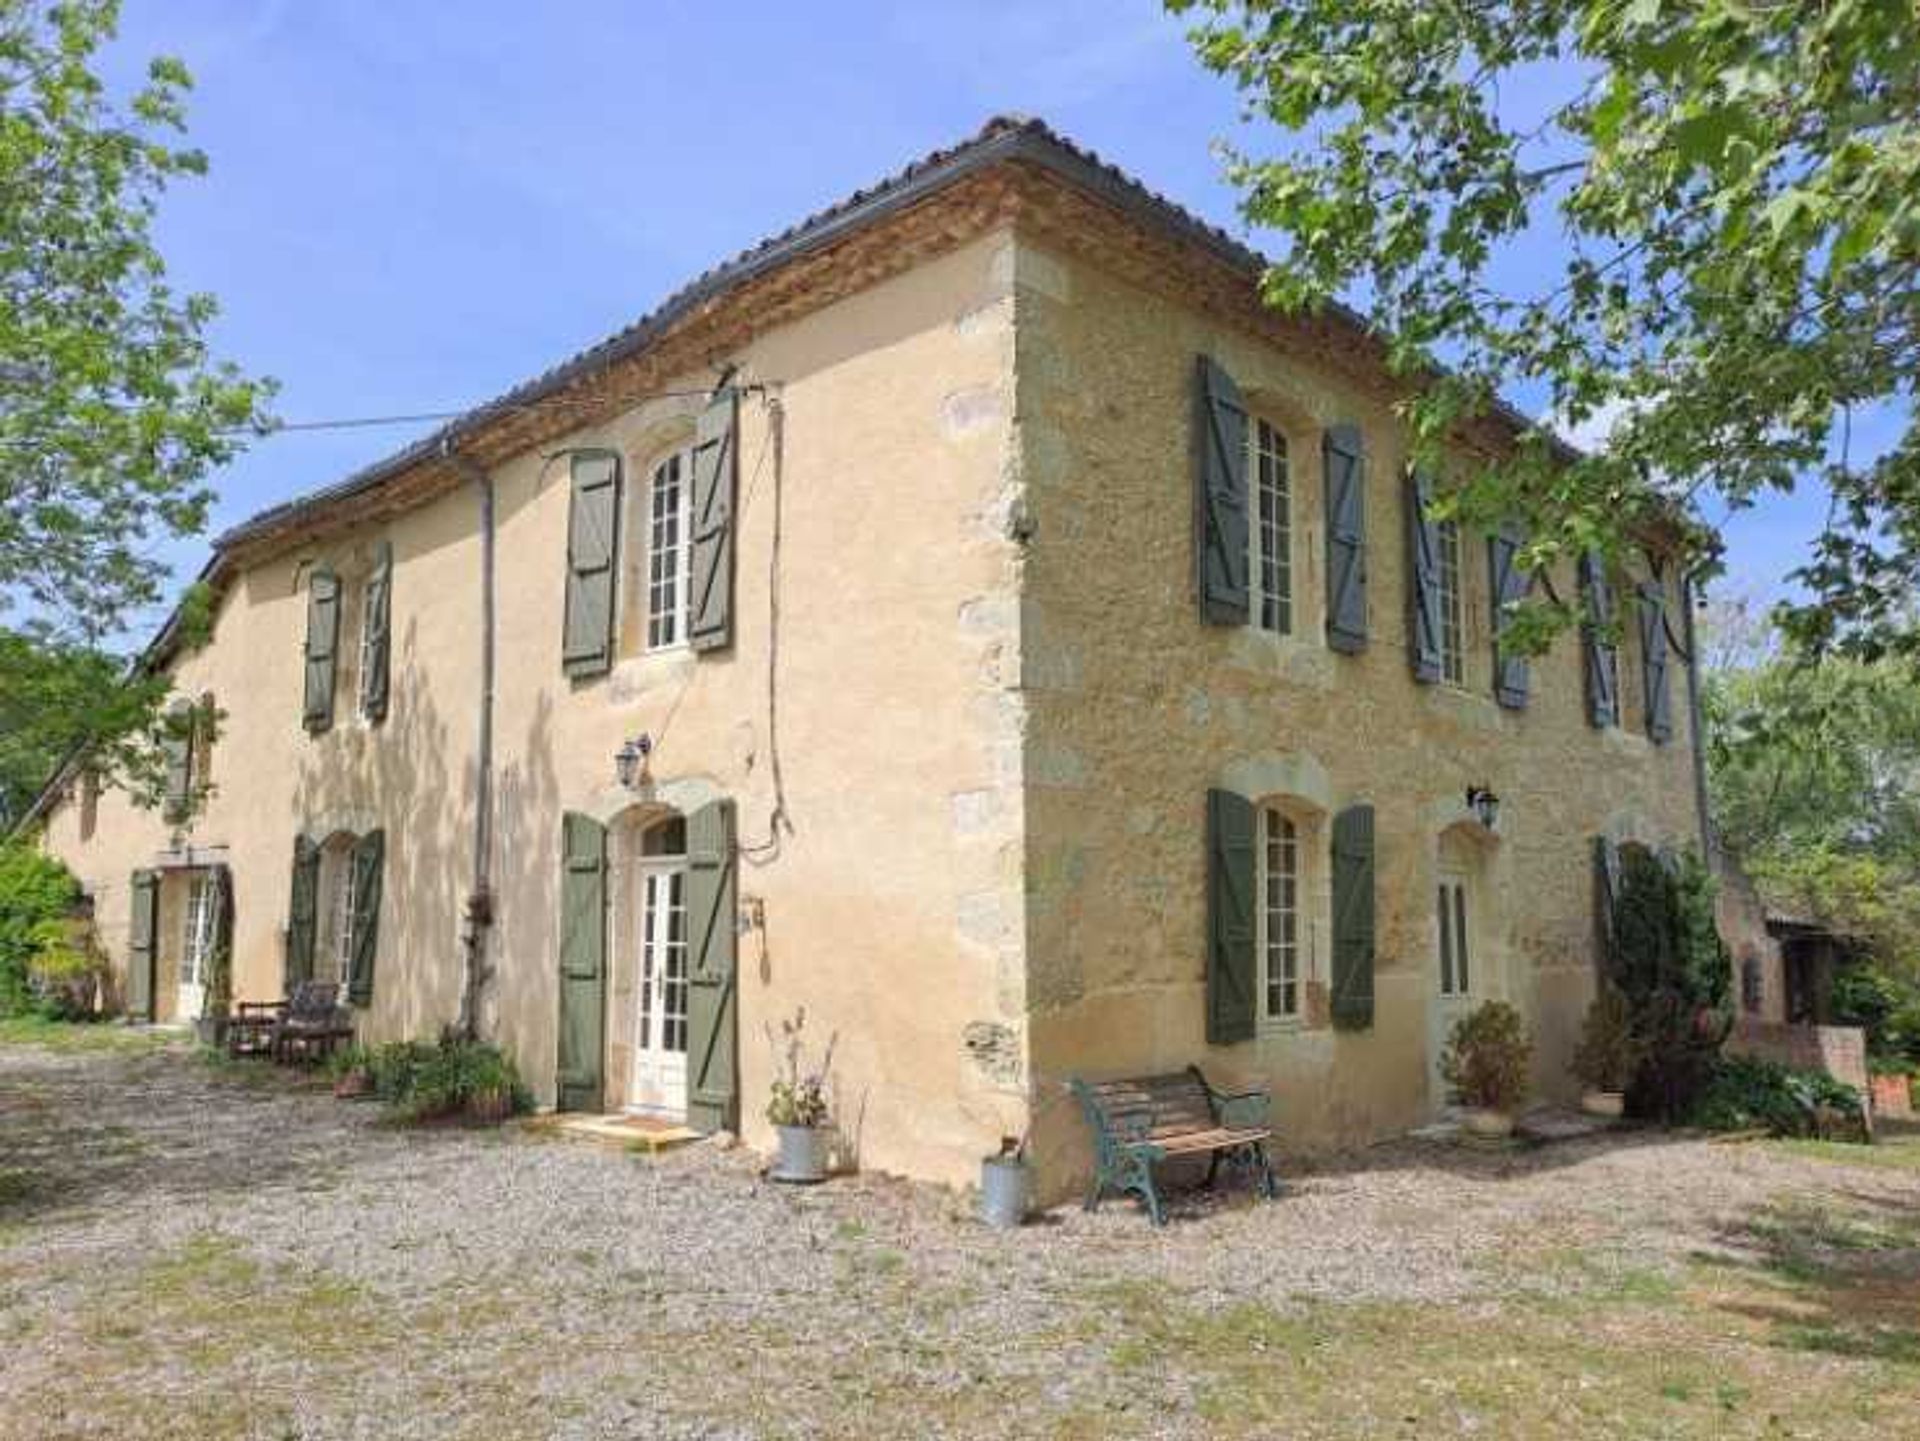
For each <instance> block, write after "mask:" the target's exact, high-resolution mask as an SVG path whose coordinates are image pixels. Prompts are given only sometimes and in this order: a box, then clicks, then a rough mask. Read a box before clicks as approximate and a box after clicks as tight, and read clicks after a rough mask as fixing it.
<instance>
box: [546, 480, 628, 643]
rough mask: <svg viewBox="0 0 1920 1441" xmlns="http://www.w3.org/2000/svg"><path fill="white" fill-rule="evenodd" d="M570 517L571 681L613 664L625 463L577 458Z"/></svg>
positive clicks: (565, 638)
mask: <svg viewBox="0 0 1920 1441" xmlns="http://www.w3.org/2000/svg"><path fill="white" fill-rule="evenodd" d="M571 466H572V473H573V498H572V502H571V508H570V509H569V511H568V514H567V602H566V618H565V631H564V634H563V636H562V638H561V650H560V663H561V667H562V669H564V670H565V671H566V673H567V674H568V675H570V676H576V677H578V676H594V675H601V674H603V673H604V672H605V671H606V670H607V669H608V668H609V667H611V666H612V664H613V599H614V584H615V576H616V574H617V570H618V567H619V564H620V457H619V456H617V455H615V454H614V453H613V452H612V451H610V450H582V451H576V452H574V455H573V459H572V462H571Z"/></svg>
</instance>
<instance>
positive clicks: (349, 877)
mask: <svg viewBox="0 0 1920 1441" xmlns="http://www.w3.org/2000/svg"><path fill="white" fill-rule="evenodd" d="M359 889H360V887H359V882H358V881H357V880H356V878H355V876H354V864H353V847H352V846H351V845H343V846H336V847H335V848H334V864H333V889H332V891H331V892H330V893H329V895H328V897H327V904H328V909H329V910H330V911H331V913H332V916H333V935H332V936H331V938H330V939H331V940H332V942H333V969H334V979H335V980H337V981H339V983H340V992H341V994H342V995H345V994H346V990H347V987H348V985H349V984H351V982H352V977H353V932H354V926H355V923H356V922H357V921H358V920H359V899H360V898H359Z"/></svg>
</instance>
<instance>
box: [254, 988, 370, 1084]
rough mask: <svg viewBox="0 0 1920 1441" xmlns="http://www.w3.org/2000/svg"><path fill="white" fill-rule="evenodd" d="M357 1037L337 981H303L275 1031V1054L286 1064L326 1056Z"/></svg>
mask: <svg viewBox="0 0 1920 1441" xmlns="http://www.w3.org/2000/svg"><path fill="white" fill-rule="evenodd" d="M352 1039H353V1015H352V1013H351V1012H349V1011H348V1010H347V1008H346V1007H345V1006H343V1005H341V1004H340V986H339V984H338V983H337V982H334V981H301V982H299V983H298V984H296V985H295V986H294V988H293V993H292V994H291V995H289V996H288V997H287V1000H286V1010H285V1011H283V1012H282V1013H281V1015H280V1019H279V1021H278V1023H277V1024H276V1025H275V1027H274V1031H273V1058H274V1059H275V1060H276V1061H279V1062H281V1063H283V1064H290V1063H291V1062H294V1061H316V1060H324V1059H325V1058H326V1057H328V1056H330V1055H332V1054H333V1051H334V1047H336V1046H337V1045H339V1044H340V1042H342V1041H351V1040H352Z"/></svg>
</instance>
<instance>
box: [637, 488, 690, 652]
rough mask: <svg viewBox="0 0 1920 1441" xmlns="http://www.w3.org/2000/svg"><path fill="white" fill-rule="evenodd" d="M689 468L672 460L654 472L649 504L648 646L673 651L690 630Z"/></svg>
mask: <svg viewBox="0 0 1920 1441" xmlns="http://www.w3.org/2000/svg"><path fill="white" fill-rule="evenodd" d="M686 470H687V467H686V464H685V463H684V458H683V456H682V455H670V456H668V457H667V458H666V459H665V460H663V461H661V462H660V464H659V465H657V466H655V467H654V470H653V479H652V482H651V483H650V485H649V486H648V505H647V644H648V645H650V646H669V645H675V644H677V643H678V642H679V640H680V638H681V636H682V635H683V634H684V633H685V630H686V609H687V569H688V565H687V561H688V557H687V548H688V543H689V536H688V534H687V532H688V529H689V527H688V525H687V515H686V509H687V500H688V497H687V482H688V476H687V473H686Z"/></svg>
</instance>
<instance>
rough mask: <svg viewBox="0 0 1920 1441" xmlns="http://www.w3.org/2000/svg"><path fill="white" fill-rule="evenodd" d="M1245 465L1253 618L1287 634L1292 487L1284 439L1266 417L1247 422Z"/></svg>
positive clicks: (1289, 623)
mask: <svg viewBox="0 0 1920 1441" xmlns="http://www.w3.org/2000/svg"><path fill="white" fill-rule="evenodd" d="M1247 444H1248V447H1249V455H1248V465H1247V470H1248V472H1249V475H1250V479H1251V484H1252V491H1253V524H1252V525H1251V526H1249V527H1248V533H1249V535H1250V537H1251V541H1252V553H1251V556H1250V565H1249V567H1248V569H1249V573H1250V574H1251V575H1252V577H1253V612H1252V614H1253V623H1254V624H1255V625H1257V626H1258V627H1259V628H1260V629H1262V630H1270V631H1274V632H1276V633H1278V634H1280V635H1287V634H1289V633H1291V632H1292V630H1293V492H1292V486H1291V483H1290V478H1289V476H1288V471H1287V438H1286V436H1284V435H1282V434H1281V433H1280V431H1279V430H1277V429H1276V428H1275V427H1274V426H1273V425H1271V424H1270V423H1269V422H1267V421H1265V420H1260V419H1255V420H1254V421H1253V423H1252V424H1251V425H1249V426H1248V427H1247Z"/></svg>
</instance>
